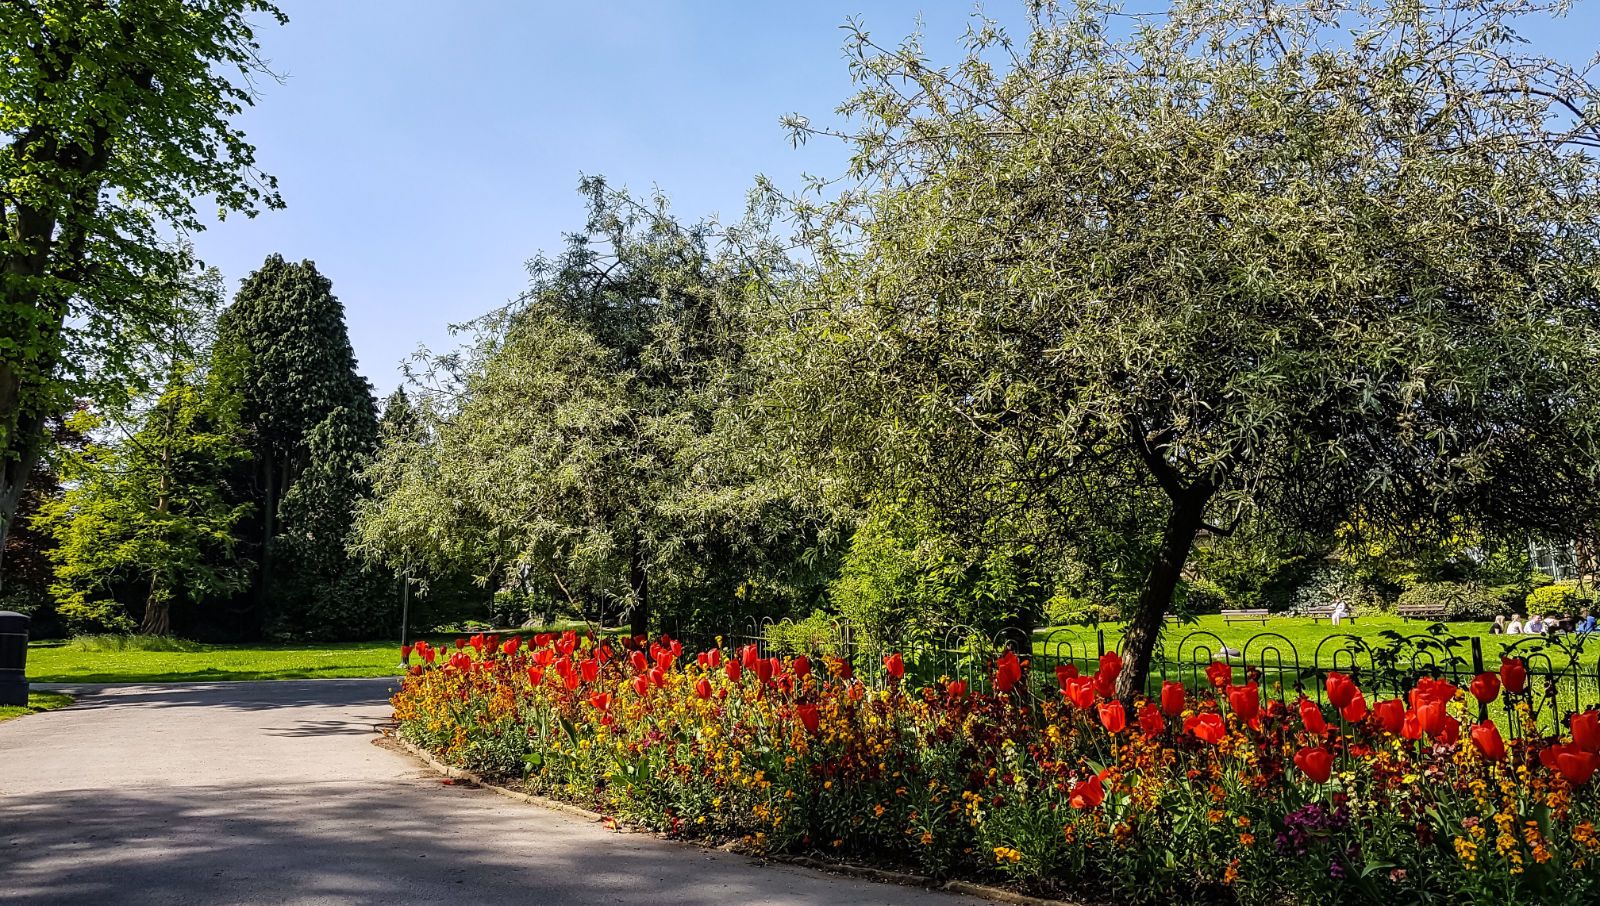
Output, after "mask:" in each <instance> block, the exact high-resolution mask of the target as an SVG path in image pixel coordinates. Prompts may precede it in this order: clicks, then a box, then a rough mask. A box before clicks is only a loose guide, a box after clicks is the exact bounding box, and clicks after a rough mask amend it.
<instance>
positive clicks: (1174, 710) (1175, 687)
mask: <svg viewBox="0 0 1600 906" xmlns="http://www.w3.org/2000/svg"><path fill="white" fill-rule="evenodd" d="M1186 699H1187V694H1186V693H1185V692H1184V688H1183V683H1175V682H1173V681H1172V680H1167V681H1166V682H1164V683H1162V684H1161V711H1162V713H1164V714H1166V715H1167V716H1168V717H1177V716H1178V715H1180V714H1182V713H1183V708H1184V705H1185V704H1186Z"/></svg>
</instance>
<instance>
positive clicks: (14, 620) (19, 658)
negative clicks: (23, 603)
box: [0, 610, 33, 705]
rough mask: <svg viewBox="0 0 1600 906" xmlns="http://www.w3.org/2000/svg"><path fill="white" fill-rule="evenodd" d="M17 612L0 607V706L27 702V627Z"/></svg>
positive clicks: (27, 621)
mask: <svg viewBox="0 0 1600 906" xmlns="http://www.w3.org/2000/svg"><path fill="white" fill-rule="evenodd" d="M32 622H33V621H32V620H30V619H29V618H27V617H25V616H23V615H22V614H20V613H12V612H11V611H9V610H0V705H26V704H27V703H28V677H27V672H26V671H27V666H28V626H29V625H30V624H31V623H32Z"/></svg>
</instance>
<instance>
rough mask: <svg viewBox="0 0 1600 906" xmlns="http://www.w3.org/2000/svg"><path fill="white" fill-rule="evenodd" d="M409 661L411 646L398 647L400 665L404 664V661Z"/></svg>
mask: <svg viewBox="0 0 1600 906" xmlns="http://www.w3.org/2000/svg"><path fill="white" fill-rule="evenodd" d="M409 660H411V646H410V645H401V646H400V663H402V664H403V663H405V662H406V661H409Z"/></svg>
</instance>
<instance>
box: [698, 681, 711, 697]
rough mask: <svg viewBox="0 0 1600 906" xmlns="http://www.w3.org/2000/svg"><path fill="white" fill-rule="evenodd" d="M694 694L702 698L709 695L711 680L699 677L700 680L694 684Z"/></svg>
mask: <svg viewBox="0 0 1600 906" xmlns="http://www.w3.org/2000/svg"><path fill="white" fill-rule="evenodd" d="M694 694H695V695H696V696H698V697H700V698H702V699H705V698H710V697H711V681H710V680H708V679H706V678H705V677H703V676H702V677H700V682H698V683H695V684H694Z"/></svg>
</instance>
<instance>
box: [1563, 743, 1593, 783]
mask: <svg viewBox="0 0 1600 906" xmlns="http://www.w3.org/2000/svg"><path fill="white" fill-rule="evenodd" d="M1596 767H1600V755H1596V754H1595V753H1593V752H1582V751H1573V750H1570V747H1569V750H1568V751H1565V752H1561V753H1559V754H1558V755H1557V756H1556V770H1557V771H1559V772H1560V773H1561V776H1562V777H1563V778H1564V779H1565V780H1566V781H1567V782H1568V783H1570V784H1572V785H1573V786H1582V785H1584V784H1585V783H1588V782H1589V778H1590V777H1593V776H1594V771H1595V768H1596Z"/></svg>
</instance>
